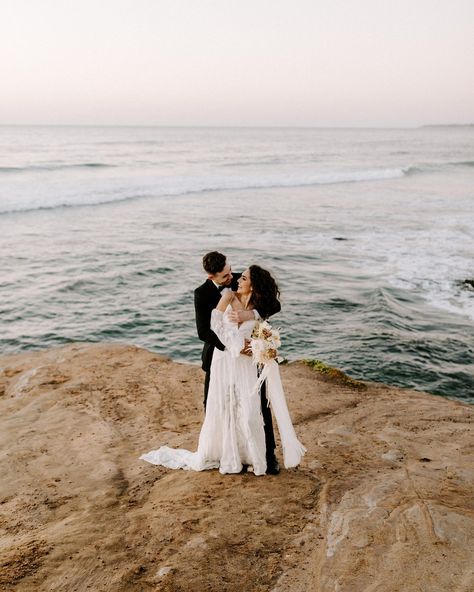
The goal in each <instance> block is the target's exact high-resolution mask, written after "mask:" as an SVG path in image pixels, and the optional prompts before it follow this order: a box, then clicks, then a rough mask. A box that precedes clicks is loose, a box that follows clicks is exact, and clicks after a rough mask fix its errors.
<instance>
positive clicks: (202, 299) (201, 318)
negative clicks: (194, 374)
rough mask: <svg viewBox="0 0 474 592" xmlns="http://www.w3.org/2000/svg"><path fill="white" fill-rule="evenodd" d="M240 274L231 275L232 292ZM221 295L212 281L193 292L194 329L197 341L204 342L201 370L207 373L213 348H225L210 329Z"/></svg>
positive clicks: (235, 288)
mask: <svg viewBox="0 0 474 592" xmlns="http://www.w3.org/2000/svg"><path fill="white" fill-rule="evenodd" d="M241 275H242V274H240V273H234V274H232V283H231V285H230V287H231V288H232V290H234V291H235V290H237V280H238V279H239V277H240V276H241ZM220 299H221V293H220V292H219V290H218V289H217V288H216V286H215V285H214V283H213V282H212V280H209V279H208V280H206V281H205V282H204V283H203V284H202V285H200V286H199V288H196V289H195V290H194V309H195V311H196V328H197V332H198V336H199V339H200V340H201V341H204V347H203V349H202V356H201V359H202V369H203V370H205V371H206V372H209V370H210V369H211V362H212V354H213V352H214V348H215V347H217V349H220V350H221V351H224V349H225V346H224V344H223V343H222V342H221V341H220V339H219V338H218V337H217V335H216V334H215V333H214V331H212V329H211V313H212V311H213V310H214V308H216V306H217V304H218V303H219V300H220Z"/></svg>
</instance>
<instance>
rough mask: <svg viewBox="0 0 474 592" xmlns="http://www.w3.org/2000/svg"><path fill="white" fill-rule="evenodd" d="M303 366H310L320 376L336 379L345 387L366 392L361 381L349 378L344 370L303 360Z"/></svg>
mask: <svg viewBox="0 0 474 592" xmlns="http://www.w3.org/2000/svg"><path fill="white" fill-rule="evenodd" d="M302 362H303V364H306V366H309V367H310V368H311V369H313V370H315V371H316V372H319V373H320V374H325V375H326V376H328V378H331V379H334V380H335V381H336V382H339V383H342V384H344V385H345V386H349V387H352V388H356V389H359V390H365V389H366V388H367V386H366V385H365V384H364V383H363V382H360V381H359V380H354V379H353V378H351V377H350V376H347V374H345V373H344V372H343V371H342V370H339V368H333V367H332V366H329V365H328V364H326V363H325V362H322V361H321V360H302Z"/></svg>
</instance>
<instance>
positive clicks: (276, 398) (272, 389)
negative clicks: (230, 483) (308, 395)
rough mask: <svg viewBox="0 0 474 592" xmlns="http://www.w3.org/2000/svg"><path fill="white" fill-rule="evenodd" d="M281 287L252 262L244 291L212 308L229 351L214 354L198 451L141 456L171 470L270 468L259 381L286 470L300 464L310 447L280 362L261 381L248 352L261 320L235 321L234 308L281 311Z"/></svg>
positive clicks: (241, 285)
mask: <svg viewBox="0 0 474 592" xmlns="http://www.w3.org/2000/svg"><path fill="white" fill-rule="evenodd" d="M278 295H279V292H278V287H277V285H276V283H275V280H274V279H273V278H272V276H271V275H270V273H269V272H268V271H266V270H265V269H262V268H261V267H259V266H258V265H251V266H250V267H249V268H248V269H247V270H246V271H244V273H243V274H242V275H241V277H240V279H239V280H238V289H237V292H236V293H234V292H232V291H231V290H230V289H226V290H224V291H223V292H222V296H221V299H220V301H219V303H218V305H217V308H215V309H214V310H213V311H212V315H211V329H212V330H213V331H214V332H215V333H216V335H217V336H218V338H219V339H220V340H221V342H222V343H223V344H224V345H225V350H224V351H220V350H218V349H216V350H215V351H214V355H213V358H212V366H211V379H210V384H209V393H208V399H207V408H206V415H205V418H204V423H203V425H202V428H201V433H200V435H199V444H198V449H197V451H196V452H191V451H189V450H184V449H179V448H178V449H174V448H169V447H168V446H162V447H161V448H159V449H158V450H152V451H151V452H148V453H147V454H143V455H142V456H141V457H140V458H141V459H142V460H145V461H147V462H149V463H152V464H155V465H162V466H165V467H168V468H170V469H188V470H194V471H204V470H206V469H217V468H218V469H219V472H220V473H223V474H224V473H240V472H241V471H242V469H243V467H244V465H247V466H248V467H249V469H248V470H252V471H253V472H254V474H255V475H264V474H265V471H266V454H265V453H266V450H265V431H264V424H263V417H262V411H261V400H260V392H259V385H260V384H261V381H262V379H263V378H265V380H266V383H267V398H268V399H269V401H270V404H271V407H272V411H273V413H274V415H275V418H276V421H277V425H278V431H279V433H280V438H281V442H282V448H283V456H284V464H285V467H286V468H290V467H295V466H297V465H298V464H299V463H300V460H301V457H302V456H303V455H304V453H305V451H306V449H305V448H304V446H303V445H302V444H301V443H300V442H299V440H298V438H297V436H296V433H295V431H294V428H293V424H292V423H291V419H290V415H289V412H288V407H287V405H286V401H285V395H284V393H283V388H282V385H281V380H280V373H279V368H278V364H277V363H276V362H275V361H274V360H272V361H271V362H270V363H268V365H267V364H265V367H264V369H263V372H262V376H261V377H260V379H259V376H258V373H257V365H256V364H255V363H254V362H253V360H252V357H251V356H249V355H244V354H243V353H242V352H243V351H245V349H246V347H247V344H248V340H250V338H251V335H252V331H253V329H254V327H255V324H256V321H255V320H249V321H244V322H243V323H241V324H240V325H239V324H237V323H235V322H234V321H233V319H234V318H236V315H232V312H233V311H237V310H242V309H245V310H251V309H254V308H255V309H257V310H258V312H259V314H260V315H261V316H262V317H263V318H266V316H267V315H266V314H265V311H271V310H275V301H278Z"/></svg>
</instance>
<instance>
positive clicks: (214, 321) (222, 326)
mask: <svg viewBox="0 0 474 592" xmlns="http://www.w3.org/2000/svg"><path fill="white" fill-rule="evenodd" d="M224 314H225V313H222V312H221V311H220V310H217V309H214V310H213V311H212V313H211V329H212V330H213V331H214V333H215V334H216V335H217V337H218V338H219V339H220V340H221V341H222V343H223V344H224V345H225V348H226V350H228V351H230V353H231V354H232V356H233V357H235V358H237V357H238V356H239V355H240V352H241V351H242V348H243V347H244V338H243V336H242V335H241V334H240V333H239V330H238V328H237V325H236V324H234V323H230V322H228V321H226V320H225V318H224Z"/></svg>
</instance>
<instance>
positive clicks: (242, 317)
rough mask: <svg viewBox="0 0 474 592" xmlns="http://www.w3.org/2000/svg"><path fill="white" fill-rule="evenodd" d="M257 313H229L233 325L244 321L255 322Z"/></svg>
mask: <svg viewBox="0 0 474 592" xmlns="http://www.w3.org/2000/svg"><path fill="white" fill-rule="evenodd" d="M254 319H255V313H254V311H253V310H232V311H231V312H229V320H230V321H231V322H232V323H239V324H240V323H243V322H244V321H253V320H254Z"/></svg>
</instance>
